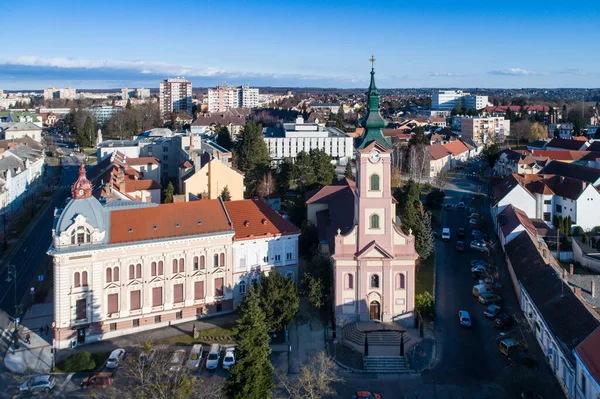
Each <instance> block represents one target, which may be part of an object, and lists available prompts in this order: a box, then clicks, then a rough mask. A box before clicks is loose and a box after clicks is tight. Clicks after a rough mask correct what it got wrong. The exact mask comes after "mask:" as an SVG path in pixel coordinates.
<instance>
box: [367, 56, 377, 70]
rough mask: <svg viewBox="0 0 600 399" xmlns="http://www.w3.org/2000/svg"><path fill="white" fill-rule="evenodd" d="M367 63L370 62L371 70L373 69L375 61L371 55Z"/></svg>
mask: <svg viewBox="0 0 600 399" xmlns="http://www.w3.org/2000/svg"><path fill="white" fill-rule="evenodd" d="M369 61H371V68H375V61H377V60H376V59H375V56H374V55H371V58H369Z"/></svg>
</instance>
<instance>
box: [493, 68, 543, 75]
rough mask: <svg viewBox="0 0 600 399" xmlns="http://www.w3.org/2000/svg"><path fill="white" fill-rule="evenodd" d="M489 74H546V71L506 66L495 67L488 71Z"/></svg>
mask: <svg viewBox="0 0 600 399" xmlns="http://www.w3.org/2000/svg"><path fill="white" fill-rule="evenodd" d="M488 73H489V74H490V75H505V76H548V75H550V74H549V73H548V72H540V71H529V70H527V69H521V68H506V69H497V70H495V71H490V72H488Z"/></svg>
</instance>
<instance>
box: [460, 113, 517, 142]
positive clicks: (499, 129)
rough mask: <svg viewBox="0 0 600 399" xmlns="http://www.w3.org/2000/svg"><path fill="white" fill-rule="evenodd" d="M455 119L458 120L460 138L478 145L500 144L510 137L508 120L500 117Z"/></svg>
mask: <svg viewBox="0 0 600 399" xmlns="http://www.w3.org/2000/svg"><path fill="white" fill-rule="evenodd" d="M455 119H458V120H460V131H461V135H462V137H463V138H465V139H471V140H473V141H474V142H475V143H477V144H480V145H484V144H491V143H502V142H503V141H504V139H505V137H506V136H509V135H510V120H508V119H504V117H502V116H488V117H486V118H472V117H463V118H455ZM457 122H458V121H457ZM456 125H457V124H455V126H456Z"/></svg>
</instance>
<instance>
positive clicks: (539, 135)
mask: <svg viewBox="0 0 600 399" xmlns="http://www.w3.org/2000/svg"><path fill="white" fill-rule="evenodd" d="M547 138H548V127H547V126H544V125H542V124H541V123H539V122H535V123H534V124H533V125H531V128H530V130H529V137H528V140H529V142H530V143H532V142H534V141H536V140H546V139H547Z"/></svg>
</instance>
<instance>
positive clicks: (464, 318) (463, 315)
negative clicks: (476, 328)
mask: <svg viewBox="0 0 600 399" xmlns="http://www.w3.org/2000/svg"><path fill="white" fill-rule="evenodd" d="M458 322H459V323H460V325H461V326H463V327H471V316H469V312H467V311H466V310H459V311H458Z"/></svg>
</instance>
